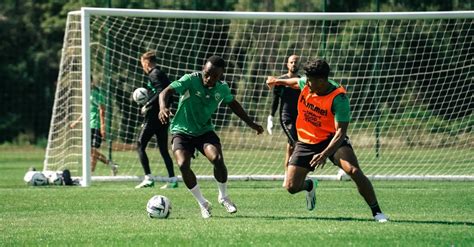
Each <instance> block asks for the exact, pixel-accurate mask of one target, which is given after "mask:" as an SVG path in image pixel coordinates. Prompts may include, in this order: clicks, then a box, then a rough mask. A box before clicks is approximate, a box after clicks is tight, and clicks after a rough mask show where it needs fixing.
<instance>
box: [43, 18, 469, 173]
mask: <svg viewBox="0 0 474 247" xmlns="http://www.w3.org/2000/svg"><path fill="white" fill-rule="evenodd" d="M80 19H81V16H80V15H79V14H77V13H72V14H70V15H69V17H68V22H67V27H66V34H65V40H64V47H63V51H62V62H61V68H60V74H59V77H58V82H57V90H56V98H55V103H54V109H53V116H52V120H51V128H50V135H49V141H48V147H47V151H46V159H45V169H46V170H57V169H64V168H68V169H71V170H73V171H75V172H77V173H79V174H80V173H81V162H82V157H81V144H82V138H81V125H78V126H76V127H75V128H71V127H70V123H71V122H73V121H74V120H76V119H77V118H78V117H79V116H80V115H81V97H82V93H81V35H80V32H81V30H80V29H81V26H80V21H81V20H80ZM90 27H91V35H90V37H91V42H90V49H91V74H92V75H93V76H94V79H93V81H94V83H95V84H96V85H97V86H98V87H99V88H100V89H101V90H102V91H103V92H105V95H106V102H107V103H106V105H107V106H106V112H107V113H106V122H107V140H106V141H105V142H103V144H102V147H101V151H102V152H103V153H104V154H105V155H106V156H107V157H110V158H112V159H113V160H114V161H115V162H116V163H118V164H119V165H120V170H119V174H120V175H131V176H141V175H143V170H142V168H141V165H140V163H139V160H138V155H137V153H136V150H135V148H136V138H137V136H138V132H139V129H140V127H141V123H142V116H141V115H140V114H139V106H138V105H136V104H135V103H134V102H133V100H132V98H131V95H132V92H133V90H134V89H135V88H137V87H143V86H144V85H145V84H146V82H147V80H146V77H145V75H144V73H143V70H142V68H141V66H140V60H139V58H140V55H141V54H142V53H144V52H145V51H148V50H155V51H156V52H157V55H158V58H159V59H158V66H159V67H160V68H161V69H162V70H163V71H165V72H166V73H167V74H168V77H169V78H170V80H172V81H173V80H177V79H179V78H180V77H181V76H182V75H184V74H187V73H191V72H194V71H199V70H201V69H202V65H203V64H204V61H205V59H206V58H207V57H209V56H211V55H220V56H222V57H223V58H224V59H225V60H226V61H227V63H228V67H227V68H226V73H225V78H224V80H225V81H226V82H227V83H228V84H229V86H230V87H231V90H232V93H233V94H234V95H235V97H236V99H237V100H238V101H239V102H240V103H241V104H242V106H243V108H244V109H245V110H246V111H247V113H248V114H249V115H250V116H251V117H252V118H253V119H254V120H255V121H256V122H257V123H259V124H261V125H263V126H265V125H266V118H267V116H268V115H269V113H270V107H271V97H272V92H271V91H270V90H268V88H267V87H266V85H265V80H266V77H267V76H269V75H275V76H278V75H281V74H284V73H286V72H287V71H286V67H285V64H286V60H287V58H288V56H290V55H292V54H297V55H299V56H300V57H301V60H302V62H303V63H304V62H305V61H307V60H308V59H310V58H315V57H322V58H324V59H326V60H327V61H328V63H329V65H330V66H331V75H330V77H331V79H333V80H335V81H338V82H340V83H342V84H343V85H344V86H345V87H346V89H347V91H348V96H349V98H350V102H351V112H352V120H351V124H350V126H349V133H348V135H349V137H350V139H351V141H352V144H353V147H354V150H355V152H356V154H357V156H358V159H359V163H360V165H361V167H362V169H363V170H364V172H365V173H366V174H367V175H369V176H370V175H380V176H399V175H405V176H410V175H417V176H426V175H433V176H474V158H473V157H474V150H473V149H472V147H473V146H474V145H473V144H474V139H473V134H472V127H473V124H474V117H473V115H472V109H473V105H474V103H473V102H474V101H473V95H472V94H473V90H474V86H473V85H474V84H473V82H472V78H473V71H474V65H473V63H472V61H473V55H474V49H473V37H474V28H473V20H472V18H469V19H466V18H460V19H455V18H453V19H410V20H397V19H394V20H390V19H381V20H373V19H371V20H297V19H296V20H288V19H281V20H275V19H272V20H264V19H258V20H255V19H253V20H251V19H219V18H211V17H209V18H196V19H190V18H185V19H184V18H171V17H166V18H165V17H156V18H152V17H124V16H120V17H116V16H91V19H90ZM301 72H302V70H301ZM175 102H177V101H176V100H175ZM173 107H176V105H174V106H173ZM213 122H214V124H215V125H216V130H217V133H218V135H219V136H220V138H221V142H222V145H223V150H224V157H225V161H226V165H227V166H228V171H229V175H282V174H283V168H282V167H283V162H284V155H285V146H286V143H287V139H286V136H285V135H284V134H283V131H282V130H281V127H280V126H279V125H278V124H275V125H276V127H275V128H274V130H273V135H269V134H267V133H264V134H263V135H259V136H257V135H256V134H255V133H254V131H253V130H252V129H250V128H249V127H247V126H246V125H245V123H243V122H242V121H241V120H240V119H239V118H238V117H237V116H236V115H234V114H232V112H231V111H230V109H229V108H228V107H226V106H221V107H220V108H219V109H218V110H217V112H216V114H214V117H213ZM274 122H275V123H278V122H279V120H278V116H276V118H275V119H274ZM147 152H148V155H149V158H150V166H151V169H152V172H153V174H154V175H161V176H166V174H167V173H166V170H165V166H164V163H163V160H162V159H161V156H160V154H159V151H158V149H157V146H156V141H155V140H154V139H152V141H151V142H150V144H149V145H148V149H147ZM170 152H171V151H170ZM175 167H176V166H175ZM192 168H193V170H194V171H195V173H196V174H198V175H212V174H213V169H212V165H211V164H210V163H209V162H208V161H207V159H205V157H203V156H202V155H198V156H197V158H196V159H194V160H192ZM175 170H177V169H176V168H175ZM336 172H337V170H336V168H335V167H331V166H326V168H325V169H323V170H320V171H317V174H322V175H335V174H336ZM94 175H103V176H108V175H110V170H109V169H108V168H107V167H106V166H104V165H101V164H100V163H99V164H98V166H97V170H96V171H95V173H94Z"/></svg>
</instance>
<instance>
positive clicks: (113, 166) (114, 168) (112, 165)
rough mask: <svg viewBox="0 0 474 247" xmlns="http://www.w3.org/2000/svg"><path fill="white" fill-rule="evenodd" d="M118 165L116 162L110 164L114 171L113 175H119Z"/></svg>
mask: <svg viewBox="0 0 474 247" xmlns="http://www.w3.org/2000/svg"><path fill="white" fill-rule="evenodd" d="M118 167H119V166H118V165H117V164H115V163H114V162H111V164H110V170H111V171H112V175H113V176H117V173H118Z"/></svg>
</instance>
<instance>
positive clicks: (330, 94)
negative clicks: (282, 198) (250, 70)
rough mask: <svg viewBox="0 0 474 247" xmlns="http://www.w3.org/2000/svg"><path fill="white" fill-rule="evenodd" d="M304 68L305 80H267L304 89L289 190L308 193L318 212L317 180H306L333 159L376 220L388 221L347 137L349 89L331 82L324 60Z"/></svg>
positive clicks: (310, 202) (297, 123)
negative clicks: (355, 186)
mask: <svg viewBox="0 0 474 247" xmlns="http://www.w3.org/2000/svg"><path fill="white" fill-rule="evenodd" d="M303 69H304V71H305V75H306V76H305V77H302V78H291V79H278V78H276V77H268V79H267V85H268V86H269V87H273V86H277V85H285V86H290V87H293V88H300V89H301V94H300V96H299V99H298V117H297V119H296V129H297V133H298V142H297V143H296V145H295V150H294V151H293V155H292V156H291V158H290V160H289V165H288V172H287V177H286V181H287V184H286V189H287V190H288V192H289V193H291V194H295V193H298V192H300V191H303V190H305V191H306V205H307V208H308V210H314V208H315V207H316V187H317V180H311V179H306V176H307V175H308V173H309V172H310V171H314V170H315V169H316V168H318V167H320V168H321V169H322V168H323V167H324V165H325V163H326V160H327V159H328V158H329V159H330V160H331V162H332V163H333V164H334V165H336V166H338V167H339V168H342V169H343V170H344V171H345V172H346V173H347V174H348V175H349V176H350V177H351V179H352V181H354V182H355V184H356V185H357V189H358V190H359V193H360V194H361V196H362V197H363V198H364V199H365V201H366V202H367V204H368V205H369V207H370V208H371V210H372V215H373V217H374V219H375V220H376V221H377V222H387V221H388V218H387V217H386V216H385V215H384V214H383V213H382V210H381V209H380V207H379V205H378V202H377V197H376V196H375V192H374V189H373V187H372V183H371V182H370V180H369V179H368V178H367V177H366V176H365V175H364V173H363V172H362V170H361V169H360V167H359V163H358V161H357V157H356V155H355V153H354V150H353V149H352V146H351V144H350V142H349V138H348V137H347V128H348V126H349V122H350V107H349V99H348V98H347V97H346V90H345V89H344V87H342V86H341V85H340V84H339V83H337V82H335V81H332V80H329V79H328V77H329V72H330V68H329V65H328V64H327V62H326V61H324V60H320V59H318V60H313V61H309V62H308V63H306V65H305V66H304V68H303Z"/></svg>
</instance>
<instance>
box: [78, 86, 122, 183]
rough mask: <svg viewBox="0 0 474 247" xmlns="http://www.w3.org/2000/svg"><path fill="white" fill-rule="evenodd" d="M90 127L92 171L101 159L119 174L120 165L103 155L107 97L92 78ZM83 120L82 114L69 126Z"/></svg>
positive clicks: (114, 173)
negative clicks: (101, 149)
mask: <svg viewBox="0 0 474 247" xmlns="http://www.w3.org/2000/svg"><path fill="white" fill-rule="evenodd" d="M90 102H91V107H90V127H91V172H94V171H95V168H96V166H97V161H98V160H100V161H101V162H102V163H104V164H105V165H108V166H110V170H111V171H112V175H113V176H115V175H117V172H118V165H117V164H115V163H114V162H113V161H112V160H109V159H107V158H106V157H105V155H103V154H102V153H101V152H100V151H99V148H100V146H101V145H102V140H104V141H105V140H106V132H105V97H104V94H103V92H102V90H100V88H99V87H98V86H97V85H96V82H95V81H94V79H93V78H91V95H90ZM81 121H82V114H81V116H79V118H78V119H76V120H75V121H74V122H72V123H71V124H70V125H69V127H70V128H74V127H76V125H77V124H78V123H80V122H81Z"/></svg>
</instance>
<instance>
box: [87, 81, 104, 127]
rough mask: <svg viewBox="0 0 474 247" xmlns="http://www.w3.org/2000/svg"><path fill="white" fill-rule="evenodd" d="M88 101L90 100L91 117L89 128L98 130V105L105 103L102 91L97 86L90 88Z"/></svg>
mask: <svg viewBox="0 0 474 247" xmlns="http://www.w3.org/2000/svg"><path fill="white" fill-rule="evenodd" d="M90 101H91V119H90V124H91V129H99V130H100V112H99V107H100V105H105V98H104V95H103V94H102V91H100V89H99V88H97V87H92V88H91V96H90Z"/></svg>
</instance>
